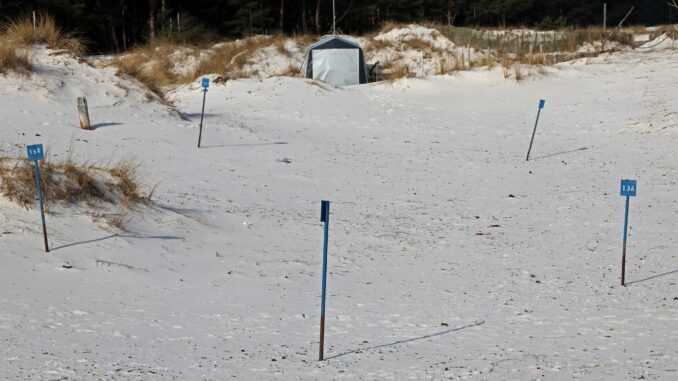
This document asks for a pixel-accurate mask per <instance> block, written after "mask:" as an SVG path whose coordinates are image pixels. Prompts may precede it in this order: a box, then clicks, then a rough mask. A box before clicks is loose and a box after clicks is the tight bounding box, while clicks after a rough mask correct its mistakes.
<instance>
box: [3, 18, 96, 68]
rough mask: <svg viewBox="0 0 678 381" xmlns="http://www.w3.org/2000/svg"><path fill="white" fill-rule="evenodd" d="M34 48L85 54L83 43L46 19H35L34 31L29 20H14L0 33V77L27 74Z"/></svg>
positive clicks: (51, 19) (30, 66)
mask: <svg viewBox="0 0 678 381" xmlns="http://www.w3.org/2000/svg"><path fill="white" fill-rule="evenodd" d="M35 44H43V45H45V46H47V47H48V48H50V49H57V50H63V51H68V52H70V53H72V54H74V55H76V56H79V55H82V54H83V52H84V45H83V43H82V42H81V41H80V40H79V39H77V38H76V37H74V36H73V35H72V34H69V33H65V32H64V31H63V30H61V29H60V28H59V27H58V26H57V24H56V22H55V21H54V19H53V18H52V17H50V16H49V15H46V14H40V15H38V16H37V17H36V27H35V29H34V28H33V20H32V19H31V18H28V17H26V18H20V19H15V20H12V21H10V22H9V23H8V24H7V25H5V26H4V27H3V28H2V30H1V31H0V73H2V74H6V73H8V72H10V71H13V72H15V73H18V74H23V75H27V74H29V73H30V72H31V69H32V65H31V59H30V54H29V52H30V49H31V47H32V46H33V45H35Z"/></svg>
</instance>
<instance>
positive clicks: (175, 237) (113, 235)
mask: <svg viewBox="0 0 678 381" xmlns="http://www.w3.org/2000/svg"><path fill="white" fill-rule="evenodd" d="M117 237H121V238H140V239H163V240H165V239H180V240H183V239H184V237H177V236H171V235H157V236H155V235H141V234H111V235H107V236H105V237H101V238H95V239H90V240H87V241H80V242H73V243H67V244H65V245H61V246H57V247H52V248H50V251H54V250H59V249H64V248H67V247H71V246H76V245H85V244H88V243H94V242H99V241H105V240H107V239H111V238H117Z"/></svg>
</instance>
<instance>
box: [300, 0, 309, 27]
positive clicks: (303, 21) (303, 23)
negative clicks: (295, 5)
mask: <svg viewBox="0 0 678 381" xmlns="http://www.w3.org/2000/svg"><path fill="white" fill-rule="evenodd" d="M301 30H302V32H304V34H307V33H308V22H307V21H306V0H301Z"/></svg>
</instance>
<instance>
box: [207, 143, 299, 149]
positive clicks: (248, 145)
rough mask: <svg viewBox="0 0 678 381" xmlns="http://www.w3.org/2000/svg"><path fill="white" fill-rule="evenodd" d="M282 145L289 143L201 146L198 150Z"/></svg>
mask: <svg viewBox="0 0 678 381" xmlns="http://www.w3.org/2000/svg"><path fill="white" fill-rule="evenodd" d="M282 144H290V143H288V142H273V143H242V144H222V145H218V146H202V147H200V148H220V147H252V146H275V145H282Z"/></svg>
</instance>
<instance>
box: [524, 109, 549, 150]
mask: <svg viewBox="0 0 678 381" xmlns="http://www.w3.org/2000/svg"><path fill="white" fill-rule="evenodd" d="M544 104H546V101H545V100H543V99H540V100H539V109H538V110H537V120H536V121H535V122H534V130H532V139H531V140H530V148H528V149H527V158H526V159H525V161H530V151H532V143H533V142H534V135H535V134H536V133H537V124H538V123H539V115H540V114H541V110H542V109H543V108H544Z"/></svg>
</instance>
